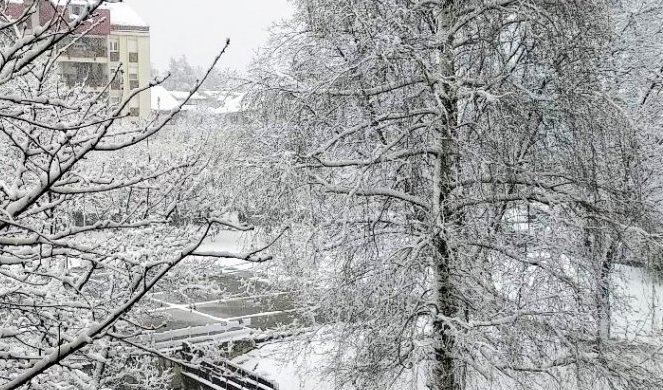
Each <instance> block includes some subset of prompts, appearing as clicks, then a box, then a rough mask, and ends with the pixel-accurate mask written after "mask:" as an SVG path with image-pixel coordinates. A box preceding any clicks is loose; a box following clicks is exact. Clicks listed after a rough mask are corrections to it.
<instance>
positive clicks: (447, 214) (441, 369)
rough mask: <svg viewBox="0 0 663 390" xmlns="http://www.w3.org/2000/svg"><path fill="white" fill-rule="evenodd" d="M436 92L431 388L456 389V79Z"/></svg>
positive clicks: (446, 16)
mask: <svg viewBox="0 0 663 390" xmlns="http://www.w3.org/2000/svg"><path fill="white" fill-rule="evenodd" d="M455 8H456V4H455V1H453V0H448V1H446V2H445V3H444V5H443V6H442V12H441V13H440V14H439V16H438V18H439V19H438V29H439V31H441V32H442V33H444V32H446V31H449V29H450V27H451V26H452V25H453V24H454V22H455V15H454V13H455ZM452 48H453V37H452V36H450V37H449V38H448V40H447V41H446V42H445V43H444V45H443V46H442V47H440V49H439V50H440V55H439V72H440V75H441V76H442V77H443V78H447V79H449V80H454V78H455V73H456V69H455V61H454V52H453V49H452ZM435 93H436V94H437V96H438V98H439V100H438V102H439V104H440V105H441V106H442V107H439V108H440V111H441V112H442V117H441V123H440V132H439V134H440V150H441V154H440V156H438V160H437V164H438V166H437V167H436V172H435V176H436V183H435V184H434V185H436V186H437V188H436V189H435V192H437V193H436V194H435V196H434V202H435V203H436V204H435V206H434V207H433V210H434V216H435V218H436V225H437V226H438V227H441V228H442V229H441V232H440V233H439V234H438V236H437V237H436V242H435V249H436V251H437V253H436V260H437V261H436V264H435V267H436V269H435V271H436V276H437V286H436V287H437V291H436V292H437V302H436V303H437V306H438V312H439V314H440V317H438V318H437V319H436V321H435V327H434V328H435V333H436V337H437V338H438V343H437V344H436V348H435V354H434V358H435V368H434V369H433V373H432V374H433V378H432V379H433V380H432V388H433V389H436V390H457V389H460V388H461V386H460V381H459V380H458V377H459V376H458V375H456V374H457V367H456V361H455V359H454V357H453V354H454V345H455V342H456V339H455V335H454V334H453V333H452V329H451V327H450V326H449V324H448V321H447V319H449V318H453V317H455V316H457V314H458V304H457V294H456V292H455V288H454V280H453V279H452V275H453V262H454V256H453V253H452V248H451V246H450V243H449V242H448V239H447V237H448V236H447V234H446V233H447V232H446V229H445V225H446V224H449V223H453V221H454V220H456V219H457V217H458V216H455V215H452V212H451V211H450V210H449V209H448V206H447V205H448V201H449V198H450V196H451V191H452V183H453V182H454V180H455V173H456V171H457V169H458V164H457V151H456V147H455V140H456V139H457V134H456V124H457V121H458V104H457V103H458V102H457V98H456V96H457V91H456V86H455V85H454V84H453V82H450V83H444V84H443V85H439V84H436V87H435Z"/></svg>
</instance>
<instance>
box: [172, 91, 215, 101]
mask: <svg viewBox="0 0 663 390" xmlns="http://www.w3.org/2000/svg"><path fill="white" fill-rule="evenodd" d="M190 93H191V92H189V91H170V94H171V95H173V97H174V98H175V99H177V100H181V101H184V99H186V98H187V97H188V96H189V94H190ZM189 100H190V101H191V100H207V97H206V96H205V95H203V94H201V93H200V92H196V93H194V94H193V96H191V99H189Z"/></svg>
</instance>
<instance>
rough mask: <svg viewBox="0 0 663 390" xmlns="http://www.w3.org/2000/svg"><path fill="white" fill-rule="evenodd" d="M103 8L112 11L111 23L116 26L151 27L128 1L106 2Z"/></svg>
mask: <svg viewBox="0 0 663 390" xmlns="http://www.w3.org/2000/svg"><path fill="white" fill-rule="evenodd" d="M102 7H103V8H106V9H109V10H110V12H111V24H112V25H115V26H132V27H149V25H148V24H147V23H146V22H145V21H144V20H143V19H142V18H141V17H140V16H138V14H137V13H136V11H134V10H133V8H131V6H129V4H126V3H105V4H104V5H103V6H102Z"/></svg>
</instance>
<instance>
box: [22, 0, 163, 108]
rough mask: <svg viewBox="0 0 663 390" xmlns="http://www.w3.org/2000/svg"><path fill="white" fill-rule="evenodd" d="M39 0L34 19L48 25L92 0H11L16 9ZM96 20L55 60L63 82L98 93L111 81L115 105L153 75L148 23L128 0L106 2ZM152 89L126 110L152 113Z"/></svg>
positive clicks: (110, 94)
mask: <svg viewBox="0 0 663 390" xmlns="http://www.w3.org/2000/svg"><path fill="white" fill-rule="evenodd" d="M35 1H37V2H38V3H37V7H38V12H37V13H36V14H35V16H34V18H36V19H37V20H34V21H33V22H32V23H33V24H35V23H39V24H40V25H45V24H47V23H49V22H50V21H52V20H54V18H61V19H62V20H65V21H66V20H72V19H73V18H75V17H77V16H78V15H80V14H81V13H82V12H84V10H85V7H86V5H87V3H88V2H89V0H11V2H12V3H13V6H14V7H15V9H16V11H15V12H18V14H20V12H21V11H22V9H21V8H23V7H29V6H31V5H32V4H33V3H34V2H35ZM96 15H97V16H96V17H95V18H94V20H93V21H91V22H89V23H88V24H87V25H85V26H83V28H82V29H81V30H85V34H84V35H83V36H75V37H74V36H72V37H69V38H68V39H67V40H66V41H64V42H62V43H61V44H60V48H61V50H62V53H61V55H60V56H59V57H58V59H57V62H58V65H59V72H60V80H61V82H62V83H63V84H65V85H67V86H70V87H75V86H84V88H85V89H86V90H90V91H95V92H97V91H98V92H100V91H102V90H103V89H104V88H105V87H106V86H107V84H108V83H109V82H110V83H111V85H110V91H109V92H108V95H107V96H108V101H109V103H110V104H117V103H119V102H120V101H122V100H123V99H124V98H127V97H128V96H129V95H130V94H131V93H132V91H135V90H136V89H139V88H141V87H144V86H146V85H147V84H148V83H149V82H150V80H151V78H152V68H151V62H150V27H149V25H148V24H147V23H145V21H143V20H142V19H141V18H140V16H138V14H136V12H135V11H134V10H133V9H132V8H131V7H130V6H129V5H128V4H126V3H104V4H103V5H102V6H101V7H100V8H99V9H98V10H97V12H96ZM150 93H151V92H150V90H146V91H143V92H141V93H140V94H139V95H138V96H137V97H135V98H134V99H132V100H131V101H130V103H129V107H128V109H127V112H126V114H128V115H129V116H132V117H141V118H145V117H147V116H149V115H150V113H151V97H150Z"/></svg>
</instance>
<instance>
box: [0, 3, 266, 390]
mask: <svg viewBox="0 0 663 390" xmlns="http://www.w3.org/2000/svg"><path fill="white" fill-rule="evenodd" d="M40 4H41V2H39V1H38V2H25V5H26V8H25V11H24V12H22V13H21V14H20V15H16V12H15V11H12V10H11V9H10V8H11V7H13V6H15V2H9V1H2V2H0V54H1V56H0V57H1V58H2V59H1V60H0V389H3V390H5V389H15V388H20V387H22V386H24V385H25V386H27V387H31V388H40V389H56V388H79V389H99V388H107V387H111V386H119V385H121V384H122V378H123V377H132V378H134V379H135V380H138V379H140V378H142V377H144V378H146V380H149V381H150V383H152V384H153V385H154V386H157V384H158V383H162V382H161V381H162V380H163V378H158V375H157V373H156V372H155V371H154V370H145V369H144V367H145V366H144V365H141V364H142V363H140V362H141V359H138V358H133V359H129V360H127V361H128V362H129V363H131V364H129V363H127V364H125V365H122V364H121V363H118V361H119V362H121V361H123V360H122V359H125V360H126V359H127V356H126V355H123V352H122V351H123V349H120V348H118V345H121V344H122V342H123V341H122V340H124V339H126V338H128V337H131V336H134V335H136V334H138V333H140V331H141V330H142V329H145V327H146V325H147V323H146V322H145V320H146V318H145V316H144V312H143V311H142V309H141V308H139V307H138V303H139V302H140V301H141V300H142V299H143V298H144V297H145V296H146V294H148V292H150V291H151V289H152V288H153V287H154V286H155V285H156V284H157V283H158V282H159V281H160V280H162V279H163V278H164V276H166V275H167V274H168V273H169V272H170V271H171V270H173V268H175V267H176V266H177V265H178V264H180V263H182V262H183V260H185V259H187V258H189V257H192V256H195V255H199V254H200V253H198V252H197V248H198V246H199V244H200V243H201V242H202V241H203V239H204V238H205V237H206V236H207V235H208V234H209V233H210V232H211V231H213V230H214V229H216V227H218V226H222V227H224V228H227V229H239V230H245V229H250V228H249V227H248V226H246V225H244V224H238V223H233V222H232V221H226V220H225V219H223V218H222V217H223V215H224V208H223V205H219V204H217V203H215V202H214V199H212V198H211V197H208V196H201V193H203V191H201V187H203V186H204V184H205V183H209V180H208V178H209V172H208V171H207V170H206V168H207V166H208V162H209V160H208V157H209V156H210V154H209V153H208V151H209V149H205V145H204V144H192V143H187V142H180V143H178V144H176V145H179V149H176V148H174V147H172V145H171V143H170V142H169V138H168V137H169V135H167V134H162V129H164V127H165V126H166V124H168V123H169V121H170V120H171V119H172V118H173V116H174V115H176V114H177V113H178V111H179V108H177V109H175V110H173V111H172V112H170V113H168V114H166V115H162V116H161V117H153V118H150V119H148V120H146V121H143V122H141V123H142V124H140V125H135V124H132V122H131V121H129V120H127V119H125V116H126V115H125V114H124V112H126V108H127V107H128V105H129V101H130V100H131V99H132V98H133V97H135V96H136V95H138V94H140V93H141V92H142V91H144V90H146V89H148V88H150V87H151V86H152V85H154V83H152V84H150V85H141V86H140V88H139V89H137V90H135V91H133V92H132V94H131V96H129V97H128V98H127V99H125V100H123V101H122V102H120V103H119V104H117V105H111V104H109V101H108V99H107V91H108V89H109V88H110V85H109V84H106V85H105V88H101V89H99V90H91V89H89V88H87V87H84V86H81V87H75V88H73V89H72V88H66V87H64V86H62V85H61V84H60V80H59V79H58V63H57V59H58V56H60V55H61V54H62V52H63V50H66V48H67V46H66V45H67V44H66V43H65V42H70V41H71V40H74V41H75V40H76V39H80V38H81V37H83V36H85V34H86V33H87V32H88V31H90V28H91V26H93V25H94V24H95V23H98V22H99V19H100V18H99V17H97V10H98V9H99V7H100V6H101V5H102V1H97V0H94V1H90V2H88V3H87V6H85V7H83V9H82V11H81V12H82V13H81V14H80V15H78V16H77V17H73V18H70V17H69V16H68V15H67V14H65V13H66V11H65V10H66V8H62V9H60V8H58V9H57V10H56V12H55V15H54V16H53V18H52V19H51V20H49V21H46V22H43V21H42V22H43V23H42V24H41V25H38V24H35V23H33V21H34V17H33V16H34V15H35V12H36V9H37V8H36V7H38V6H39V5H40ZM226 46H227V43H226ZM223 50H224V51H225V48H224V49H223ZM222 53H223V51H222V52H221V54H222ZM221 54H219V57H217V58H216V60H215V61H214V64H216V62H217V61H218V60H219V58H220V57H221ZM212 67H213V66H212ZM205 76H206V74H203V75H202V78H200V79H199V80H197V81H195V82H194V83H193V84H192V86H191V87H192V89H191V93H193V92H195V91H196V90H197V89H198V88H199V87H200V85H201V83H202V82H203V80H204V77H205ZM158 82H159V81H156V82H155V83H158ZM176 136H177V135H176ZM179 137H180V138H181V137H182V136H181V135H179ZM193 139H202V137H193ZM170 140H172V138H171V139H170ZM180 141H181V139H180ZM185 146H186V148H185ZM204 255H205V256H212V257H234V258H242V259H245V260H247V261H263V260H265V256H263V255H261V252H260V251H254V252H251V253H229V252H220V253H217V252H214V251H207V252H205V253H204ZM125 347H126V345H125ZM114 359H120V360H114ZM118 367H124V369H125V370H124V371H122V372H118V370H117V368H118ZM131 367H134V368H135V369H134V371H132V369H131Z"/></svg>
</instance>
